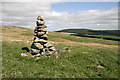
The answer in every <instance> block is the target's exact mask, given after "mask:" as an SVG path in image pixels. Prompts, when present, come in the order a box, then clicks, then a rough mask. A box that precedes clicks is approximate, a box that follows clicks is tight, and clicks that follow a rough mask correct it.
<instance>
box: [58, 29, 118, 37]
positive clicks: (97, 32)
mask: <svg viewBox="0 0 120 80" xmlns="http://www.w3.org/2000/svg"><path fill="white" fill-rule="evenodd" d="M57 32H67V33H76V34H88V35H112V36H120V35H119V32H120V30H90V29H64V30H60V31H57Z"/></svg>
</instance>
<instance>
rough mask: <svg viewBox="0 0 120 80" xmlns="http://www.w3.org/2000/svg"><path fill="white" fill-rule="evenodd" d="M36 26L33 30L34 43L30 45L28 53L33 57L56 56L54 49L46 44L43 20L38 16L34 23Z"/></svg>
mask: <svg viewBox="0 0 120 80" xmlns="http://www.w3.org/2000/svg"><path fill="white" fill-rule="evenodd" d="M36 24H37V26H36V27H35V30H34V41H33V43H32V45H31V50H30V53H31V54H32V55H34V56H37V57H40V55H44V54H45V55H50V54H56V53H57V51H56V49H55V47H53V46H52V45H51V43H50V42H48V31H47V30H46V29H45V28H47V26H46V25H44V24H45V21H44V19H43V18H42V17H41V16H38V18H37V21H36Z"/></svg>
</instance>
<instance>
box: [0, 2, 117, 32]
mask: <svg viewBox="0 0 120 80" xmlns="http://www.w3.org/2000/svg"><path fill="white" fill-rule="evenodd" d="M93 1H94V0H93ZM103 1H106V2H79V1H77V0H72V1H69V2H68V1H67V0H65V1H61V0H52V1H51V2H48V1H46V2H44V1H41V2H40V0H39V1H37V0H34V1H32V0H30V2H28V1H26V0H24V2H23V1H22V0H14V2H8V1H7V0H4V1H2V6H1V7H0V9H2V25H15V26H20V27H26V28H35V27H36V24H35V23H36V22H35V21H36V18H37V16H39V15H40V16H42V17H43V18H44V19H45V21H46V25H47V26H48V28H47V29H48V30H49V31H57V30H61V29H69V28H79V29H80V28H82V29H83V28H84V29H94V30H111V29H113V30H116V29H118V3H117V2H115V1H118V0H103ZM108 1H111V2H108ZM0 22H1V21H0Z"/></svg>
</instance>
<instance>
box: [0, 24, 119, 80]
mask: <svg viewBox="0 0 120 80" xmlns="http://www.w3.org/2000/svg"><path fill="white" fill-rule="evenodd" d="M0 27H2V62H3V63H2V77H3V78H118V76H117V75H118V65H119V64H120V63H119V61H118V42H117V41H112V40H104V39H97V38H87V37H78V36H73V35H70V34H66V33H63V32H60V33H58V32H50V31H49V32H48V33H49V34H48V38H49V39H48V40H49V41H50V42H51V43H52V44H53V45H54V46H55V47H56V48H57V49H58V50H61V49H63V48H64V47H68V48H69V49H70V50H71V51H70V52H67V51H66V52H64V53H61V54H58V57H57V58H56V57H55V56H54V55H51V57H49V58H48V57H45V56H41V58H40V60H35V59H34V58H30V57H21V56H20V53H22V52H24V51H22V47H28V48H30V45H31V43H32V41H33V37H34V36H33V35H34V34H33V29H28V28H22V27H16V26H0Z"/></svg>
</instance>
